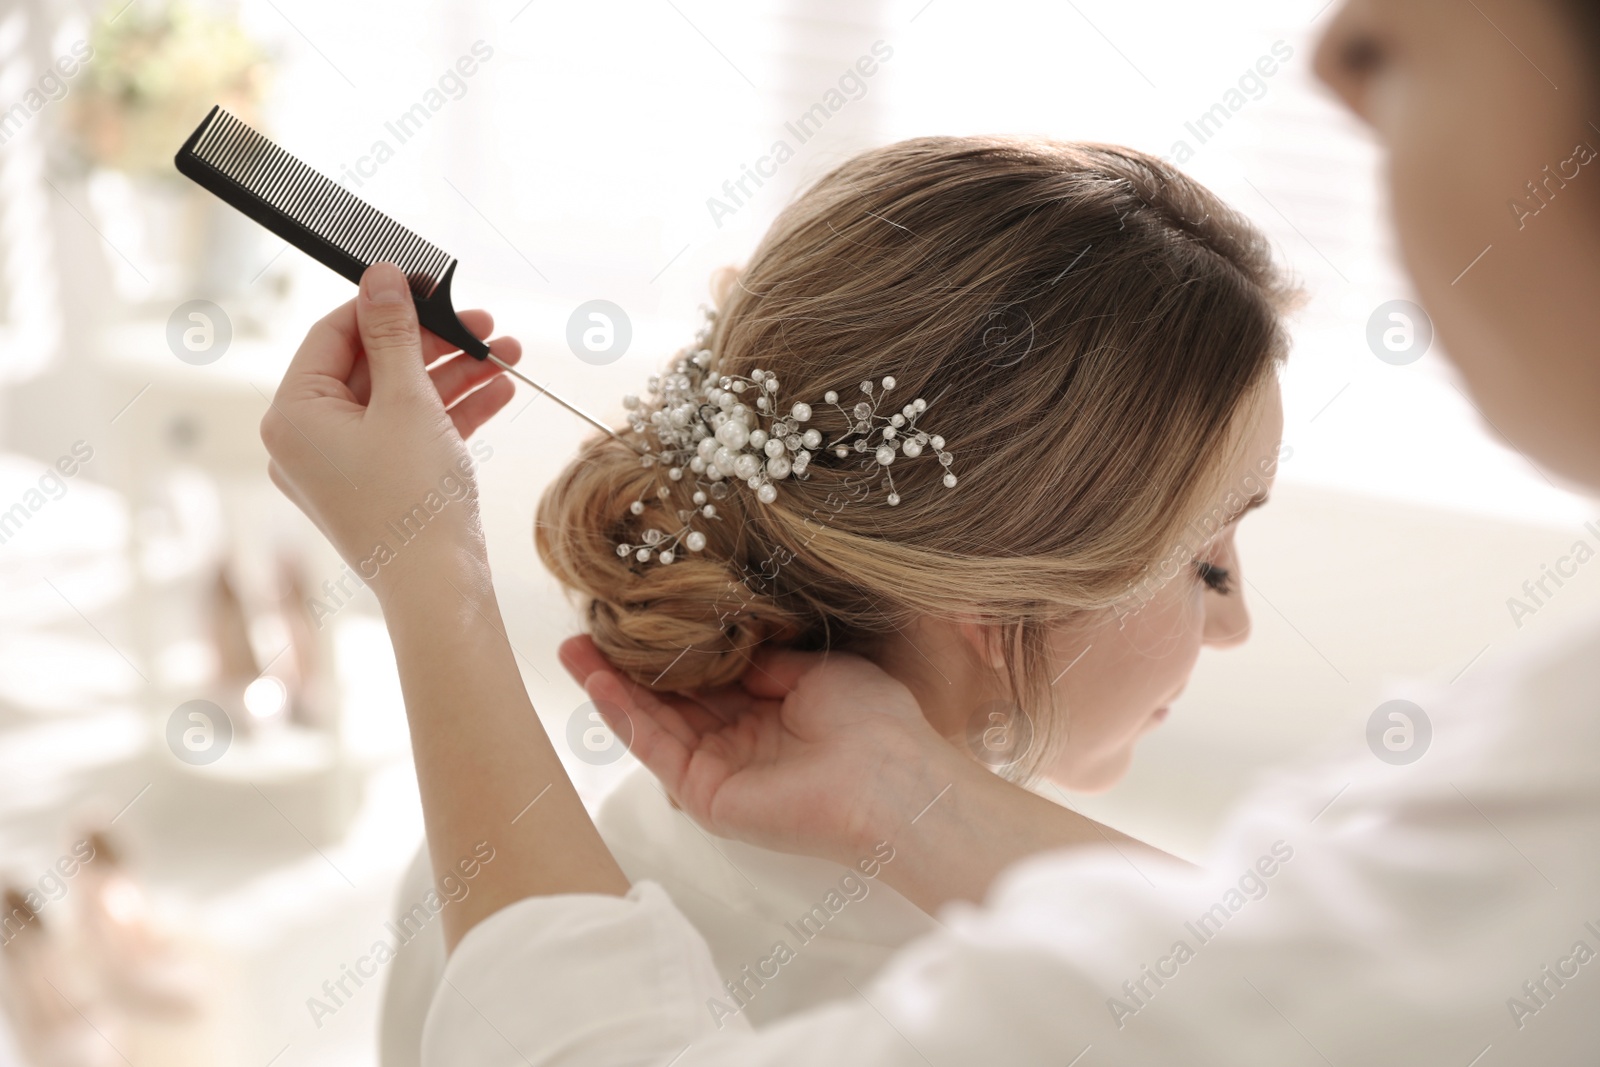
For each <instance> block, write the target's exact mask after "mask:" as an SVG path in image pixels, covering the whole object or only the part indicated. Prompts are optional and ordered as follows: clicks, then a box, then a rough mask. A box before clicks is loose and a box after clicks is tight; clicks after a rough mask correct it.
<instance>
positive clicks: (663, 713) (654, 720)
mask: <svg viewBox="0 0 1600 1067" xmlns="http://www.w3.org/2000/svg"><path fill="white" fill-rule="evenodd" d="M583 688H584V691H585V692H587V693H588V694H589V699H591V700H593V701H594V702H595V707H597V708H599V709H600V714H601V716H602V717H603V718H605V720H606V725H608V726H610V727H611V729H612V732H613V733H616V734H617V735H618V736H619V737H623V738H625V739H626V741H627V742H628V751H629V752H631V753H633V756H634V758H635V759H637V760H638V761H639V762H640V763H642V764H644V765H645V767H647V768H648V769H649V770H650V773H651V774H654V775H655V776H656V777H657V778H659V779H660V780H661V784H662V786H664V787H665V788H666V790H667V792H668V793H670V794H672V795H674V796H676V795H678V794H679V792H680V790H681V789H682V786H683V780H684V775H685V773H686V772H687V771H688V769H689V757H690V756H691V755H693V752H694V749H693V746H692V745H689V744H685V743H684V741H683V738H682V737H681V736H680V734H679V731H675V730H669V729H667V728H666V725H665V724H666V723H669V722H671V721H672V720H674V719H676V718H677V712H676V711H674V710H673V709H672V708H671V707H670V706H668V705H667V704H666V703H665V702H663V701H661V700H659V699H658V698H657V697H656V696H655V694H653V693H651V692H650V691H649V690H648V689H645V688H644V687H643V686H638V685H633V686H630V685H627V684H625V683H624V682H623V681H622V679H621V678H619V677H618V676H617V675H615V674H612V673H611V672H610V671H595V672H594V673H593V674H591V675H589V678H588V680H587V681H585V682H584V685H583ZM618 711H620V712H622V713H623V714H625V715H626V716H627V719H628V722H627V724H626V725H624V724H623V723H621V722H620V721H616V722H614V721H612V720H613V718H615V716H616V713H617V712H618Z"/></svg>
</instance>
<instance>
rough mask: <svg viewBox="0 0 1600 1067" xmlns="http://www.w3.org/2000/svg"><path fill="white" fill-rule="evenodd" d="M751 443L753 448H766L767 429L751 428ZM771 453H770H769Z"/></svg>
mask: <svg viewBox="0 0 1600 1067" xmlns="http://www.w3.org/2000/svg"><path fill="white" fill-rule="evenodd" d="M748 443H749V445H750V447H751V448H765V447H766V444H767V431H765V430H751V431H750V440H749V442H748ZM769 455H770V453H769Z"/></svg>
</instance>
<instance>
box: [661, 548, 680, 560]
mask: <svg viewBox="0 0 1600 1067" xmlns="http://www.w3.org/2000/svg"><path fill="white" fill-rule="evenodd" d="M674 559H677V557H676V556H674V555H673V554H672V549H670V548H664V549H662V550H661V562H662V563H671V562H672V561H673V560H674Z"/></svg>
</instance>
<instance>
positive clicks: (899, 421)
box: [889, 415, 906, 428]
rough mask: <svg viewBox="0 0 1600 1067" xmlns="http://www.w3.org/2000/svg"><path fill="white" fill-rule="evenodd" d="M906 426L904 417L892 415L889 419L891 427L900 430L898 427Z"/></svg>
mask: <svg viewBox="0 0 1600 1067" xmlns="http://www.w3.org/2000/svg"><path fill="white" fill-rule="evenodd" d="M905 424H906V417H905V416H904V415H892V416H890V418H889V425H890V426H894V427H896V428H898V427H901V426H904V425H905Z"/></svg>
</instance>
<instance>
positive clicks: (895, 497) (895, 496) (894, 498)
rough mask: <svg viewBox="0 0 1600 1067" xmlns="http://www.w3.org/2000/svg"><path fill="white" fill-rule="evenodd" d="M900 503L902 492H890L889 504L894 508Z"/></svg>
mask: <svg viewBox="0 0 1600 1067" xmlns="http://www.w3.org/2000/svg"><path fill="white" fill-rule="evenodd" d="M898 503H900V494H899V493H890V494H889V506H890V507H891V508H892V507H894V506H895V505H896V504H898Z"/></svg>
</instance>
